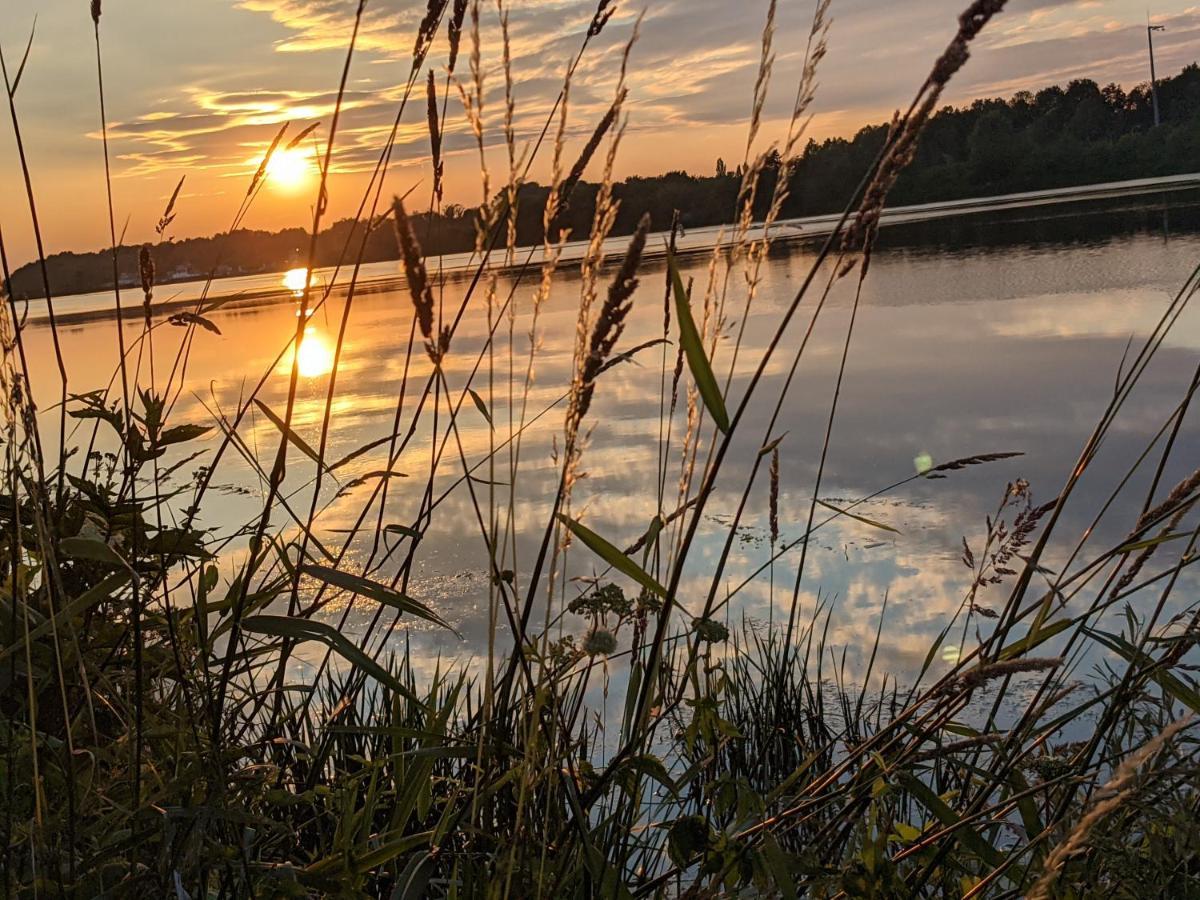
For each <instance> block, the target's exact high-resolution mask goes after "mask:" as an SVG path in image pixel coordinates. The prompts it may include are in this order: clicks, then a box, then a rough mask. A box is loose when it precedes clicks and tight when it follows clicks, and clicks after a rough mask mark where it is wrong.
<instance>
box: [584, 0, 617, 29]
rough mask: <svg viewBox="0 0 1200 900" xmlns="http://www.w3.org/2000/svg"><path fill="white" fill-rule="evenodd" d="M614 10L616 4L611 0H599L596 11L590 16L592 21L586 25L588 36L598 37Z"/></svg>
mask: <svg viewBox="0 0 1200 900" xmlns="http://www.w3.org/2000/svg"><path fill="white" fill-rule="evenodd" d="M616 11H617V4H616V3H615V2H613V0H600V2H599V3H597V4H596V13H595V15H593V16H592V22H591V24H590V25H589V26H588V37H589V38H594V37H599V36H600V32H602V31H603V30H604V26H605V25H607V24H608V20H609V19H611V18H612V17H613V13H615V12H616Z"/></svg>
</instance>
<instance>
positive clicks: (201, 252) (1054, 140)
mask: <svg viewBox="0 0 1200 900" xmlns="http://www.w3.org/2000/svg"><path fill="white" fill-rule="evenodd" d="M1158 99H1159V106H1160V112H1161V121H1162V124H1161V125H1160V126H1159V127H1154V118H1153V117H1154V113H1153V99H1152V96H1151V92H1150V87H1149V85H1148V84H1144V85H1138V86H1137V87H1134V88H1133V89H1132V90H1129V91H1126V90H1124V89H1123V88H1121V87H1120V86H1119V85H1116V84H1109V85H1107V86H1105V87H1101V86H1100V85H1099V84H1098V83H1097V82H1095V81H1091V80H1088V79H1080V80H1076V81H1072V82H1071V83H1070V84H1068V85H1067V86H1066V87H1061V86H1055V87H1047V88H1044V89H1042V90H1040V91H1037V92H1031V91H1021V92H1019V93H1017V94H1015V95H1014V96H1012V97H1010V98H1007V99H1002V98H993V99H981V100H976V101H974V102H973V103H971V104H970V105H968V106H963V107H952V106H947V107H945V108H943V109H941V110H939V111H938V112H937V113H936V114H935V115H934V116H933V117H932V118H931V120H930V122H929V124H928V127H927V128H926V131H925V134H924V135H923V137H922V139H921V143H920V147H919V149H918V152H917V156H916V158H915V159H914V160H913V162H912V164H911V165H910V166H909V168H908V169H907V170H906V171H905V172H904V174H903V175H902V176H901V178H900V180H899V182H898V183H897V184H896V187H895V189H894V190H893V191H892V194H891V198H890V199H891V202H892V204H894V205H907V204H914V203H928V202H935V201H945V200H957V199H963V198H967V197H981V196H988V195H993V194H1006V193H1014V192H1018V191H1030V190H1041V189H1046V188H1056V187H1070V186H1077V185H1084V184H1095V183H1100V182H1107V181H1122V180H1126V179H1131V178H1148V177H1156V176H1165V175H1176V174H1183V173H1189V172H1194V171H1198V170H1200V66H1197V65H1195V64H1193V65H1189V66H1187V67H1186V68H1184V69H1183V70H1182V71H1181V72H1180V73H1179V74H1178V75H1176V76H1174V77H1171V78H1166V79H1163V80H1161V81H1159V82H1158ZM886 136H887V125H886V124H877V125H868V126H866V127H864V128H862V129H861V130H860V131H859V132H858V133H857V134H856V135H854V137H852V138H849V139H847V138H829V139H826V140H823V141H816V140H810V141H809V142H808V144H807V145H806V146H805V147H804V148H803V150H802V151H801V152H800V153H799V154H798V155H797V156H796V157H795V158H794V159H792V160H791V161H790V164H789V165H786V166H785V164H784V163H785V161H784V160H783V159H782V158H781V157H780V155H779V154H778V152H775V153H772V154H771V155H770V156H769V157H768V159H767V161H766V166H765V168H764V169H763V173H762V176H761V179H762V180H761V181H760V184H759V188H758V191H757V196H756V202H755V207H756V208H755V210H754V214H755V217H756V218H761V217H763V216H764V215H765V214H766V212H767V207H768V205H769V203H770V198H771V195H772V193H773V191H774V188H775V185H776V183H777V182H778V179H779V178H780V177H781V174H782V173H783V172H785V171H786V172H788V173H789V174H788V180H789V183H788V196H787V200H786V202H785V203H784V205H783V211H782V214H783V215H784V216H785V217H800V216H807V215H818V214H822V213H831V212H836V211H839V210H841V209H842V208H844V207H845V205H846V204H847V203H848V202H849V199H850V198H851V196H852V195H853V193H854V191H855V188H856V187H857V185H858V183H859V181H860V179H861V178H862V176H863V173H864V172H866V171H867V170H868V169H869V167H870V166H871V164H872V162H873V161H874V159H875V157H876V155H877V154H878V152H879V150H880V148H881V147H882V145H883V142H884V141H885V139H886ZM741 175H742V167H741V166H736V167H734V168H730V167H729V165H727V163H726V162H725V161H724V160H717V162H716V166H715V170H714V172H713V174H711V175H694V174H689V173H687V172H682V171H672V172H667V173H665V174H662V175H655V176H633V177H630V178H628V179H626V180H624V181H622V182H620V183H618V184H616V185H614V186H613V194H614V196H615V198H616V199H617V200H619V201H620V211H619V214H618V216H617V221H616V225H615V229H614V233H615V234H628V233H631V232H632V231H633V229H634V228H635V227H636V225H637V222H638V221H639V219H640V218H641V217H642V215H643V214H646V213H649V215H650V217H651V221H652V222H653V227H654V228H655V229H658V230H665V229H667V228H669V227H670V224H671V221H672V218H673V216H674V214H675V211H676V210H678V211H679V215H680V221H681V223H682V225H683V226H684V227H685V228H688V227H701V226H706V225H720V224H727V223H729V222H731V221H732V220H733V217H734V214H735V210H736V207H737V197H738V192H739V188H740V185H741V180H742V179H741ZM598 191H599V186H598V185H596V184H591V183H588V182H581V183H579V184H578V186H577V187H576V188H575V191H574V192H573V194H572V196H571V200H570V205H569V208H568V209H567V210H566V211H565V213H564V214H562V215H561V216H560V217H559V221H560V222H561V223H562V226H563V227H565V228H569V229H570V230H571V232H572V233H574V234H580V235H585V234H587V233H588V232H589V230H590V227H591V221H592V216H593V213H594V211H595V201H596V196H597V193H598ZM548 194H549V188H548V187H547V186H545V185H540V184H537V183H529V184H526V185H524V186H523V187H522V188H521V190H520V191H519V193H518V199H517V210H518V215H517V240H518V243H520V244H522V245H529V244H535V243H539V242H540V241H541V240H542V237H543V215H542V211H543V208H544V206H545V202H546V199H547V196H548ZM478 215H479V213H478V210H475V209H467V208H464V207H462V206H458V205H451V206H448V207H447V208H446V209H445V210H444V211H442V212H438V213H433V214H428V213H423V214H418V215H414V216H413V219H414V224H415V226H416V231H417V234H418V235H419V236H421V238H422V241H423V244H424V247H425V250H426V252H427V253H428V254H430V255H438V254H447V253H457V252H464V251H468V250H470V249H471V248H472V247H473V246H474V242H475V235H476V230H477V229H476V222H477V218H478ZM360 229H361V225H360V224H358V223H355V222H354V221H352V220H349V219H347V220H343V221H340V222H337V223H336V224H334V225H333V226H331V227H330V228H329V229H328V230H326V231H324V232H322V233H321V235H320V236H319V238H318V241H317V253H316V263H317V265H318V266H329V265H333V264H335V263H336V262H338V260H339V258H340V256H341V255H342V253H343V252H344V248H346V247H347V246H348V247H351V248H352V250H351V253H352V254H355V255H356V254H357V248H358V246H359V243H360V241H361V230H360ZM139 250H140V247H136V246H130V247H121V248H120V249H119V253H118V259H119V270H120V272H121V279H122V281H127V282H128V283H129V284H133V283H134V282H135V280H136V277H137V268H138V253H139ZM307 250H308V236H307V234H306V233H305V231H304V230H303V229H300V228H290V229H285V230H283V231H279V232H274V233H271V232H265V231H251V230H242V231H236V232H233V233H231V234H228V235H221V236H216V237H209V238H189V239H186V240H179V241H165V242H163V243H161V244H159V245H157V246H156V247H155V248H154V257H155V261H156V265H157V268H158V273H159V276H160V280H163V281H166V280H172V279H174V280H181V279H184V278H187V277H189V276H204V275H207V274H209V273H215V274H216V275H217V276H221V275H232V274H247V273H253V272H273V271H281V270H284V269H288V268H292V267H295V266H299V265H302V264H303V261H304V260H305V258H306V256H307ZM397 257H398V253H397V249H396V243H395V240H394V237H393V236H392V233H391V229H390V228H377V229H374V230H373V231H372V232H371V233H370V234H369V235H368V237H367V244H366V249H365V252H364V262H379V261H383V260H391V259H396V258H397ZM47 262H48V265H49V272H50V284H51V289H52V291H54V293H55V294H59V295H66V294H77V293H84V292H88V291H100V290H106V289H111V288H112V258H111V253H110V251H108V250H103V251H97V252H94V253H59V254H55V255H54V256H52V257H50V258H49V259H48V260H47ZM12 292H13V295H14V296H15V297H18V298H36V297H41V296H42V295H43V291H42V285H41V274H40V271H39V270H38V268H37V266H36V265H35V264H33V263H31V264H29V265H26V266H23V267H21V268H20V269H18V270H17V271H16V272H14V273H13V278H12Z"/></svg>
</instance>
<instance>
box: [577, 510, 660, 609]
mask: <svg viewBox="0 0 1200 900" xmlns="http://www.w3.org/2000/svg"><path fill="white" fill-rule="evenodd" d="M558 519H559V521H560V522H562V523H563V525H565V526H566V527H567V529H568V530H569V531H570V532H571V534H573V535H575V537H577V538H579V540H580V541H581V542H582V543H583V545H584V546H585V547H587V548H588V549H589V550H591V551H592V552H593V553H595V554H596V555H597V556H599V557H600V558H601V559H602V560H604V561H605V562H606V563H608V564H609V565H610V566H612V567H613V568H614V569H616V570H617V571H618V572H620V573H622V574H623V575H628V576H629V577H630V578H632V579H633V580H634V581H636V582H637V583H638V584H640V585H641V586H642V587H644V588H645V589H646V590H648V591H653V592H654V593H656V594H658V595H659V596H660V597H665V596H667V589H666V588H664V587H663V586H662V585H661V584H659V583H658V582H657V581H655V580H654V579H653V578H651V577H650V576H649V575H648V574H646V571H645V570H644V569H643V568H642V567H641V566H639V565H638V564H637V563H635V562H634V561H633V560H632V559H630V558H629V557H628V556H626V555H625V554H624V553H622V552H621V551H620V550H618V549H617V548H616V547H614V546H613V545H612V544H610V543H609V542H608V541H606V540H605V539H604V538H602V537H600V535H598V534H596V532H594V531H592V530H591V529H590V528H588V527H587V526H585V525H581V524H580V523H579V522H575V521H573V520H571V519H568V518H567V517H566V516H564V515H562V514H561V513H559V516H558Z"/></svg>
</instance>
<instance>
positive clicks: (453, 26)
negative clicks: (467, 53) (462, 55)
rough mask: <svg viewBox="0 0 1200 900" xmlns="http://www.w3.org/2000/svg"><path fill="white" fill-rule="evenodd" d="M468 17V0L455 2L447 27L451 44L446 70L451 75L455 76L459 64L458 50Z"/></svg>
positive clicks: (455, 0) (456, 0)
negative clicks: (463, 27) (464, 22)
mask: <svg viewBox="0 0 1200 900" xmlns="http://www.w3.org/2000/svg"><path fill="white" fill-rule="evenodd" d="M466 15H467V0H454V11H453V12H452V13H451V14H450V22H449V24H448V25H447V27H446V32H447V39H448V41H449V44H450V50H449V58H448V60H447V62H446V68H447V70H448V71H449V72H450V74H454V67H455V65H457V64H458V48H459V44H460V43H461V42H462V26H463V19H464V18H465V17H466Z"/></svg>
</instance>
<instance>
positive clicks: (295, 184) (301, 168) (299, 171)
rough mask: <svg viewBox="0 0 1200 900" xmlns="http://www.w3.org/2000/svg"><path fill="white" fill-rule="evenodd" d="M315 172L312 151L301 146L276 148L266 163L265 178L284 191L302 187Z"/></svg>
mask: <svg viewBox="0 0 1200 900" xmlns="http://www.w3.org/2000/svg"><path fill="white" fill-rule="evenodd" d="M315 172H316V165H315V164H314V161H313V155H312V151H311V150H309V149H306V148H303V147H290V148H283V149H280V150H276V151H275V152H274V153H273V154H272V155H271V159H270V161H269V162H268V163H267V178H268V179H270V181H271V182H272V183H273V184H274V185H275V186H276V187H278V188H280V189H281V190H285V191H295V190H299V189H300V188H302V187H304V185H305V184H307V183H308V181H309V179H310V178H311V177H312V176H313V175H314V174H315Z"/></svg>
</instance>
